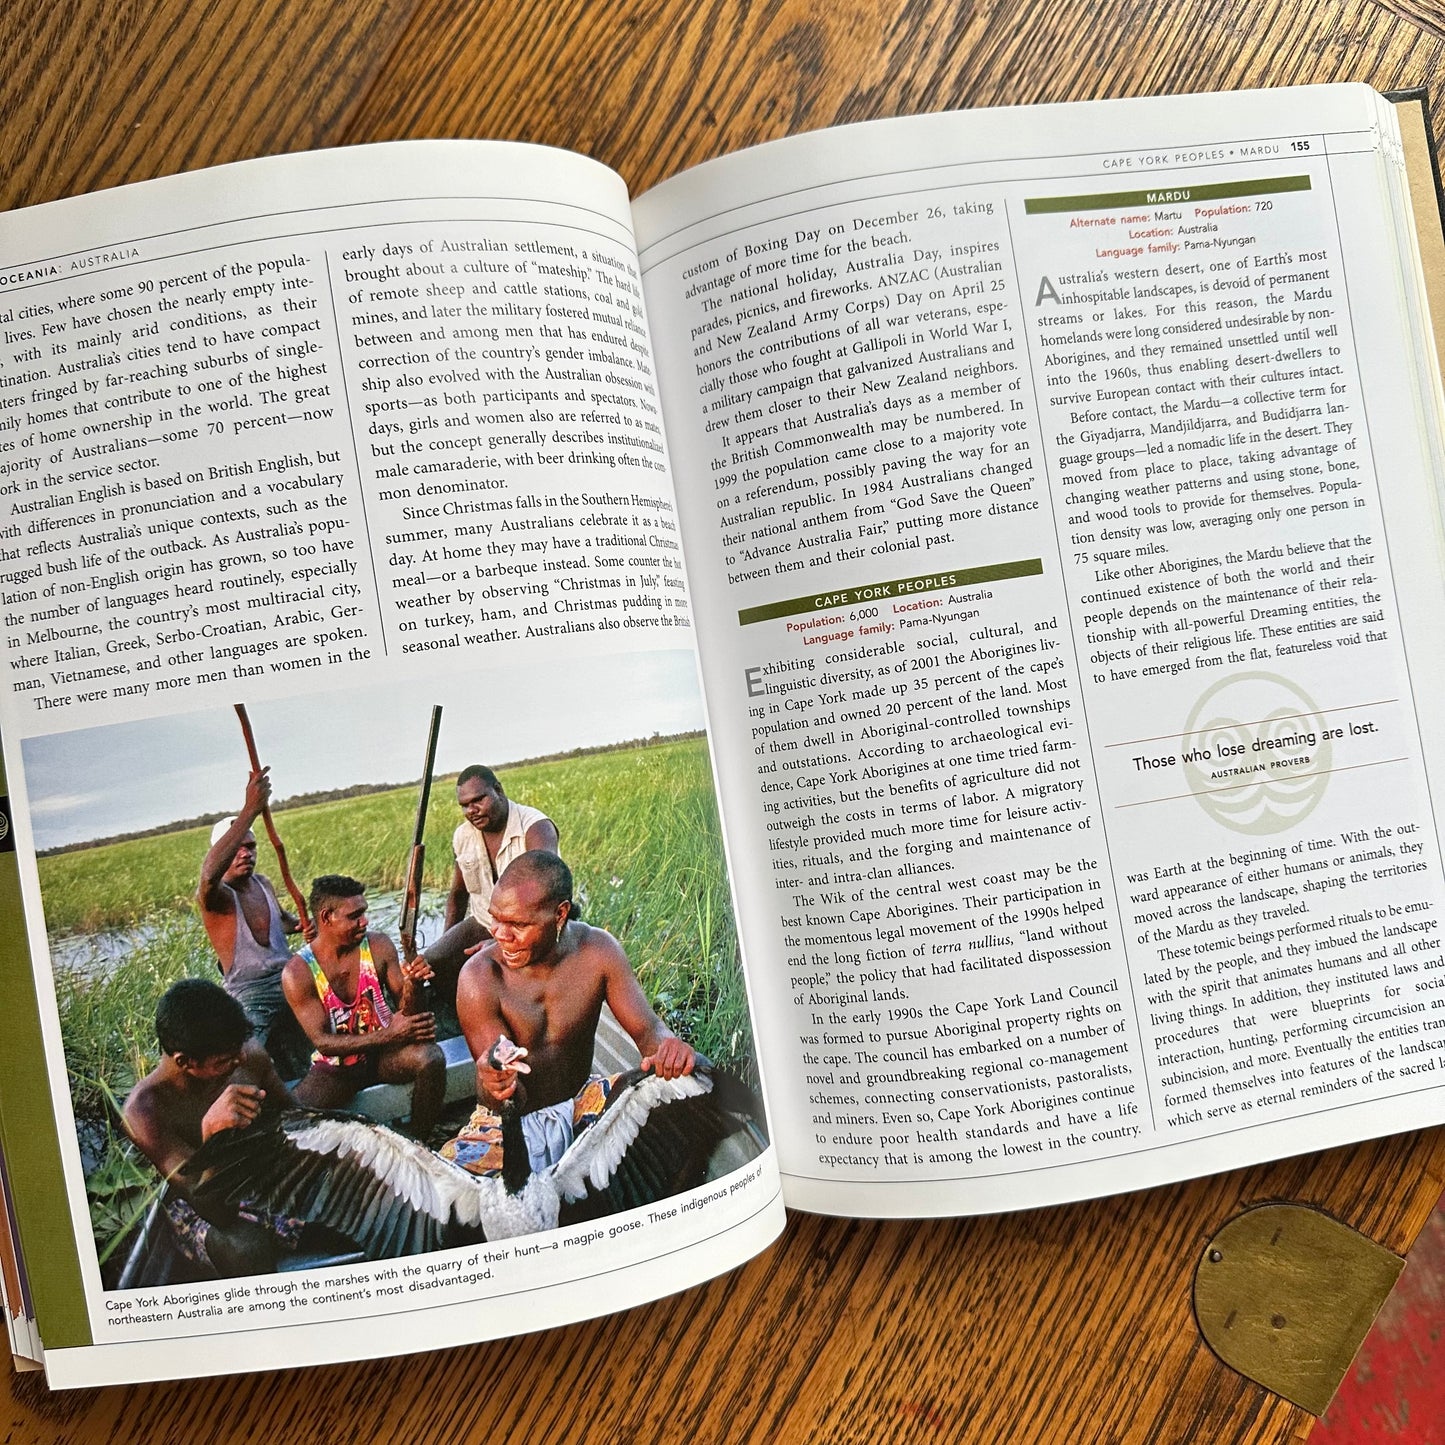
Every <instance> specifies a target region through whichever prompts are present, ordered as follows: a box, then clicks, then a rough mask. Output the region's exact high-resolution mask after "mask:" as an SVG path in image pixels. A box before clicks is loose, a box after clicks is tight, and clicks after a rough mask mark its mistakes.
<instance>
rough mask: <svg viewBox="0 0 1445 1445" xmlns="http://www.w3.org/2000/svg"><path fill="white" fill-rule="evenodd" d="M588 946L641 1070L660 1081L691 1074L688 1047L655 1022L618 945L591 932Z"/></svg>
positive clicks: (691, 1057)
mask: <svg viewBox="0 0 1445 1445" xmlns="http://www.w3.org/2000/svg"><path fill="white" fill-rule="evenodd" d="M594 940H595V942H594ZM589 946H595V947H597V948H598V949H599V950H601V952H602V972H603V977H604V978H605V979H606V981H607V1007H608V1008H610V1009H611V1010H612V1012H613V1013H614V1014H615V1015H616V1017H617V1022H618V1023H620V1024H621V1025H622V1027H623V1028H624V1029H626V1030H627V1032H628V1035H629V1036H630V1037H631V1039H632V1042H633V1043H635V1044H636V1045H637V1051H638V1053H640V1054H641V1055H642V1067H643V1068H644V1069H652V1070H653V1071H654V1072H655V1073H657V1074H658V1075H660V1076H661V1077H662V1078H664V1079H675V1078H677V1077H678V1076H679V1075H680V1074H690V1073H692V1070H693V1065H694V1063H695V1061H696V1055H695V1054H694V1052H693V1048H692V1045H691V1044H689V1043H685V1042H684V1041H683V1040H682V1039H680V1038H678V1036H677V1035H676V1034H675V1033H673V1031H672V1030H671V1029H670V1028H668V1026H667V1025H666V1024H665V1023H663V1021H662V1020H661V1019H660V1018H658V1016H657V1014H656V1012H655V1011H654V1009H653V1007H652V1005H651V1004H650V1003H648V1001H647V995H646V994H645V993H643V991H642V985H641V984H640V983H638V981H637V975H636V974H635V973H633V971H632V965H631V964H630V963H629V962H628V961H627V955H626V954H625V953H623V951H622V945H621V944H620V943H618V942H617V940H616V939H615V938H613V937H612V935H611V934H609V933H604V932H603V931H602V930H601V929H593V931H592V939H590V940H589Z"/></svg>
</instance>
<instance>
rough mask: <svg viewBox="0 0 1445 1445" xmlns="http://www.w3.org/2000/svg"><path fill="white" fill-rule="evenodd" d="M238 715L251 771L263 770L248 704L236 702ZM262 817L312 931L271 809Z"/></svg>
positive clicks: (283, 877)
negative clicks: (247, 707)
mask: <svg viewBox="0 0 1445 1445" xmlns="http://www.w3.org/2000/svg"><path fill="white" fill-rule="evenodd" d="M236 716H237V717H238V718H240V720H241V736H242V737H244V738H245V739H246V753H247V755H248V756H249V757H250V759H251V771H252V772H253V773H259V772H260V771H261V757H260V754H259V753H257V751H256V738H255V736H254V734H253V733H252V732H251V719H250V718H248V717H247V716H246V704H245V703H243V702H238V703H237V704H236ZM261 819H262V821H263V822H264V823H265V824H266V836H267V837H268V838H270V840H271V846H272V847H273V848H274V849H275V850H276V861H277V862H278V863H279V864H280V865H281V881H282V882H283V883H284V884H285V885H286V891H287V892H288V893H289V894H290V895H291V899H292V901H293V902H294V903H295V904H296V917H297V918H298V919H300V921H301V927H302V929H303V930H305V931H308V932H309V931H310V928H311V917H310V915H309V914H308V913H307V911H306V898H305V896H304V895H303V894H302V892H301V890H300V889H299V888H298V887H297V886H296V880H295V879H294V878H293V877H292V876H291V868H290V865H289V864H288V863H287V862H286V850H285V848H283V847H282V846H281V838H280V835H279V834H278V833H277V832H276V825H275V823H273V822H272V821H271V809H270V808H269V807H266V808H262V809H261Z"/></svg>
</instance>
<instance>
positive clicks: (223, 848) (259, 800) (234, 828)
mask: <svg viewBox="0 0 1445 1445" xmlns="http://www.w3.org/2000/svg"><path fill="white" fill-rule="evenodd" d="M266 774H267V770H266V769H265V768H263V769H262V770H261V771H260V772H259V773H252V774H251V776H250V777H249V778H248V779H247V780H246V797H245V800H244V801H243V803H242V804H241V811H240V812H239V813H237V814H236V821H235V822H234V823H232V824H231V826H230V827H229V828H227V829H226V831H225V832H224V833H222V834H221V836H220V837H219V838H217V839H216V841H215V842H214V843H213V844H212V845H211V847H210V848H209V849H208V850H207V852H206V856H205V857H204V858H203V859H202V860H201V881H200V886H199V887H198V888H197V890H196V898H197V901H198V902H199V903H200V905H201V910H202V912H203V913H204V912H205V911H206V910H208V909H211V910H217V911H219V912H222V913H229V912H230V911H231V897H230V894H229V892H227V891H226V890H225V889H224V888H222V886H221V880H222V879H223V878H224V877H225V876H226V870H227V869H228V868H229V867H230V866H231V864H232V863H233V862H234V861H235V858H236V854H237V852H238V851H239V850H240V847H241V840H242V839H243V838H244V837H245V836H246V834H247V833H249V832H250V831H251V825H252V824H253V823H254V822H255V821H256V819H257V818H258V817H260V816H261V810H262V809H263V808H264V807H265V806H266V804H267V803H268V802H269V801H270V798H271V779H270V778H269V777H268V776H267V775H266Z"/></svg>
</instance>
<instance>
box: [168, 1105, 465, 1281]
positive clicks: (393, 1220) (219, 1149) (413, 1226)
mask: <svg viewBox="0 0 1445 1445" xmlns="http://www.w3.org/2000/svg"><path fill="white" fill-rule="evenodd" d="M179 1182H180V1183H181V1184H182V1185H183V1187H184V1188H185V1191H186V1193H187V1195H188V1196H189V1197H190V1199H191V1200H192V1202H193V1203H194V1204H195V1206H196V1208H197V1209H198V1210H199V1211H200V1212H201V1213H202V1214H205V1215H208V1216H210V1215H215V1214H220V1215H224V1214H229V1213H233V1212H234V1211H235V1209H236V1208H237V1206H239V1205H240V1204H241V1203H242V1202H243V1201H251V1202H253V1203H256V1204H260V1205H262V1206H264V1207H265V1208H267V1209H270V1210H274V1211H276V1212H278V1213H283V1214H288V1215H291V1216H293V1217H296V1218H299V1219H304V1220H306V1221H307V1222H308V1223H315V1224H324V1225H326V1226H327V1227H328V1228H330V1229H334V1230H335V1231H337V1233H339V1234H343V1235H345V1236H346V1237H347V1238H348V1239H351V1240H352V1241H353V1242H354V1243H355V1244H356V1247H357V1248H358V1249H360V1250H361V1251H362V1253H363V1254H365V1255H366V1257H367V1258H368V1259H389V1258H393V1257H395V1256H397V1255H402V1254H418V1253H422V1252H425V1251H428V1250H433V1249H444V1248H447V1247H450V1246H452V1245H456V1244H461V1243H464V1242H467V1241H468V1240H473V1239H476V1238H477V1237H479V1227H480V1220H481V1216H480V1209H481V1204H482V1195H483V1194H484V1193H485V1192H486V1191H484V1190H482V1189H480V1188H479V1187H478V1186H479V1185H481V1184H482V1183H484V1182H485V1181H480V1180H477V1179H474V1178H473V1177H472V1176H471V1175H469V1174H467V1173H466V1171H465V1170H462V1169H458V1168H457V1167H456V1166H455V1165H453V1164H451V1163H449V1162H448V1161H447V1160H445V1159H442V1158H440V1157H439V1156H438V1155H436V1154H434V1153H432V1151H431V1150H430V1149H427V1148H425V1147H424V1146H423V1145H421V1144H418V1143H417V1142H416V1141H415V1140H413V1139H408V1138H406V1137H405V1136H403V1135H401V1134H398V1133H396V1132H395V1131H394V1130H391V1129H388V1128H386V1127H385V1126H384V1125H381V1124H376V1123H373V1122H372V1121H371V1120H368V1119H362V1118H358V1117H356V1116H354V1115H350V1114H342V1113H336V1112H327V1111H316V1110H287V1111H285V1112H281V1113H275V1114H270V1115H264V1116H263V1117H262V1118H260V1119H258V1120H257V1121H256V1122H255V1123H254V1124H252V1125H250V1126H249V1127H247V1128H245V1129H226V1130H223V1131H222V1132H221V1133H219V1134H214V1135H212V1136H211V1138H210V1139H209V1140H207V1141H206V1143H205V1144H203V1145H202V1146H201V1148H200V1149H198V1150H197V1151H196V1152H195V1154H193V1155H192V1156H191V1158H190V1159H189V1160H188V1161H187V1163H186V1166H185V1169H184V1171H183V1174H182V1176H181V1179H180V1181H179Z"/></svg>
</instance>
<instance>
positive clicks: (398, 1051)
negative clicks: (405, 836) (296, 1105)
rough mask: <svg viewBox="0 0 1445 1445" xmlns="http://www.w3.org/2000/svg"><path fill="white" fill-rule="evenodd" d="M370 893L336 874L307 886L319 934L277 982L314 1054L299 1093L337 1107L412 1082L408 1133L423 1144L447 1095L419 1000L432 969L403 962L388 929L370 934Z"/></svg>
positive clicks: (314, 1103)
mask: <svg viewBox="0 0 1445 1445" xmlns="http://www.w3.org/2000/svg"><path fill="white" fill-rule="evenodd" d="M365 892H366V890H365V888H364V886H363V885H362V884H360V883H358V882H357V881H356V879H355V878H347V877H343V876H341V875H337V874H328V875H327V876H326V877H324V878H318V879H316V881H315V882H314V883H313V884H312V886H311V912H312V917H313V919H314V920H315V924H316V938H315V939H314V941H313V942H311V943H309V944H307V945H306V946H305V947H304V948H303V949H302V950H301V951H300V952H299V953H296V954H293V955H292V957H291V959H290V961H289V962H288V963H287V964H286V967H285V971H284V972H283V974H282V980H281V981H282V986H283V987H284V989H285V991H286V1001H287V1002H288V1003H289V1004H290V1005H291V1011H292V1012H293V1013H294V1014H295V1015H296V1019H297V1021H298V1022H299V1023H300V1025H301V1027H302V1028H303V1029H304V1030H305V1032H306V1037H307V1038H309V1039H310V1040H311V1045H312V1049H313V1053H312V1055H311V1071H310V1073H308V1074H307V1075H306V1077H305V1078H304V1079H302V1080H301V1082H300V1083H299V1084H298V1085H297V1086H296V1097H297V1099H298V1100H299V1101H300V1102H301V1103H302V1104H305V1105H307V1106H308V1107H310V1108H315V1109H339V1108H342V1107H343V1106H344V1105H346V1104H347V1103H349V1102H350V1101H351V1099H352V1098H353V1097H355V1095H356V1092H357V1090H359V1089H363V1088H365V1087H366V1086H367V1085H368V1084H375V1083H385V1084H410V1085H411V1086H412V1095H411V1131H412V1133H413V1134H414V1135H415V1136H416V1137H417V1138H419V1139H422V1140H425V1139H426V1137H427V1135H428V1134H429V1133H430V1132H431V1131H432V1129H433V1128H434V1127H435V1126H436V1122H437V1119H438V1117H439V1116H440V1114H441V1109H442V1101H443V1095H444V1093H445V1091H446V1058H445V1056H444V1055H443V1054H442V1051H441V1049H439V1048H438V1047H437V1044H436V1020H435V1018H434V1017H433V1016H432V1014H431V1013H430V1012H429V1011H426V1010H425V1009H423V1007H422V1004H421V998H420V992H421V988H420V986H421V985H422V984H423V983H424V982H426V981H427V980H429V979H430V978H431V976H432V972H431V969H430V968H429V967H428V966H427V963H426V960H425V959H423V958H417V959H414V960H413V961H412V962H411V963H408V964H403V963H402V962H401V960H400V959H399V958H398V957H397V954H396V948H395V946H394V945H393V944H392V941H391V940H390V939H389V938H388V937H387V936H386V935H385V934H384V933H371V932H369V931H368V930H367V926H366V925H367V919H366V897H365Z"/></svg>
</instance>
